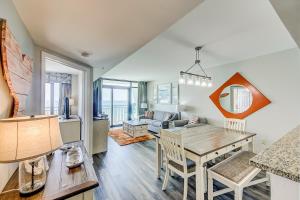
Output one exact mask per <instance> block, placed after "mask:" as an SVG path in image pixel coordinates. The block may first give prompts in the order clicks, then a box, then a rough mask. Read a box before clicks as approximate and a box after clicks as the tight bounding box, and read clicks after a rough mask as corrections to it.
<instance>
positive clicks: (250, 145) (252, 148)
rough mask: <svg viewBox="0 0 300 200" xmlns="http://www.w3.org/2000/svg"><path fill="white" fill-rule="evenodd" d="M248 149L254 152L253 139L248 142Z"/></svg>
mask: <svg viewBox="0 0 300 200" xmlns="http://www.w3.org/2000/svg"><path fill="white" fill-rule="evenodd" d="M248 151H251V152H254V144H253V141H252V142H249V143H248Z"/></svg>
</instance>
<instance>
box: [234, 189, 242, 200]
mask: <svg viewBox="0 0 300 200" xmlns="http://www.w3.org/2000/svg"><path fill="white" fill-rule="evenodd" d="M234 200H243V188H236V189H235V190H234Z"/></svg>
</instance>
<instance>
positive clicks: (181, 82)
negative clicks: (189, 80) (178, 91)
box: [179, 74, 186, 84]
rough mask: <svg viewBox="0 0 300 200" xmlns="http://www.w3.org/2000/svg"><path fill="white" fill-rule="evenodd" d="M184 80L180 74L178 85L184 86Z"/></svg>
mask: <svg viewBox="0 0 300 200" xmlns="http://www.w3.org/2000/svg"><path fill="white" fill-rule="evenodd" d="M185 82H186V80H185V77H184V75H183V74H180V78H179V84H185Z"/></svg>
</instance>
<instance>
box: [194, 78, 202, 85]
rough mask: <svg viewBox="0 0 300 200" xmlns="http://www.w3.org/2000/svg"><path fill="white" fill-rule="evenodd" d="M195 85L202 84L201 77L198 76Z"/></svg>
mask: <svg viewBox="0 0 300 200" xmlns="http://www.w3.org/2000/svg"><path fill="white" fill-rule="evenodd" d="M195 85H197V86H200V85H201V80H200V77H197V79H196V80H195Z"/></svg>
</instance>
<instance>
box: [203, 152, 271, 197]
mask: <svg viewBox="0 0 300 200" xmlns="http://www.w3.org/2000/svg"><path fill="white" fill-rule="evenodd" d="M255 155H256V154H255V153H253V152H249V151H242V152H239V153H237V154H235V155H233V156H232V157H230V158H228V159H226V160H224V161H223V162H221V163H219V164H217V165H215V166H213V167H212V168H210V169H209V170H208V199H209V200H213V198H214V197H215V196H219V195H222V194H225V193H228V192H232V191H234V199H235V200H242V198H243V189H244V188H245V187H248V186H251V185H256V184H259V183H262V182H266V181H268V178H266V177H265V178H261V179H256V180H253V178H254V177H255V176H256V175H257V174H258V173H259V172H260V171H261V170H260V169H258V168H256V167H254V166H251V165H250V164H249V160H250V159H251V158H253V157H254V156H255ZM213 180H217V181H219V182H221V183H222V184H224V185H226V186H227V187H228V188H226V189H222V190H219V191H216V192H214V191H213Z"/></svg>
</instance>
